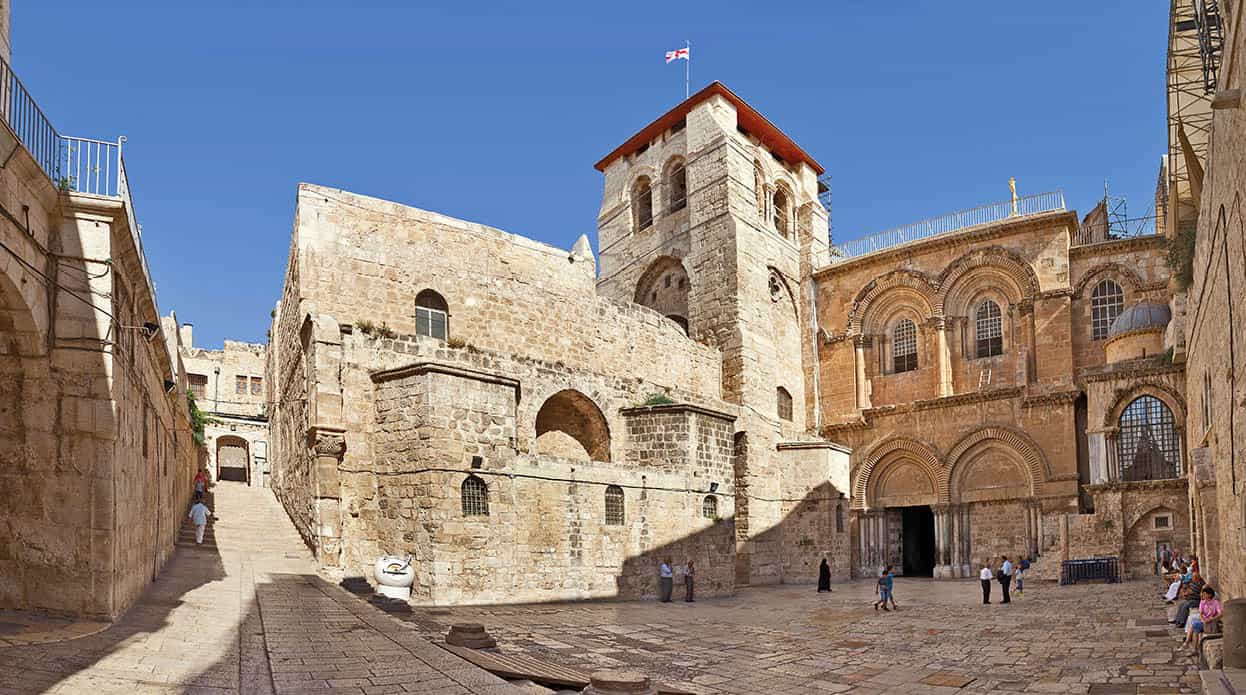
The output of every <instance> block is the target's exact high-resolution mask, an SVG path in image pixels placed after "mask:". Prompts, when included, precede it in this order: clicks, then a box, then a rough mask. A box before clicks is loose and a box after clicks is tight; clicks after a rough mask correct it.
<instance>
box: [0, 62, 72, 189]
mask: <svg viewBox="0 0 1246 695" xmlns="http://www.w3.org/2000/svg"><path fill="white" fill-rule="evenodd" d="M0 119H2V120H3V121H4V122H5V123H6V124H8V126H9V129H10V130H12V131H13V133H14V134H16V135H17V139H18V140H19V141H21V143H22V144H23V145H25V146H26V149H27V150H29V151H30V154H31V156H33V157H34V158H35V161H37V162H38V163H39V166H40V167H41V168H42V169H43V170H44V172H46V173H47V175H48V178H50V179H52V180H53V181H59V180H60V172H59V170H58V169H57V166H58V165H59V164H60V157H59V154H58V153H59V152H60V135H59V134H57V132H56V128H53V127H52V122H51V121H49V120H48V117H47V116H45V115H44V114H43V110H42V109H40V108H39V105H38V104H36V103H35V100H34V98H33V97H31V96H30V92H28V91H26V87H25V86H24V85H23V84H22V81H21V80H19V79H17V75H16V74H15V73H14V72H13V69H12V68H10V67H9V64H8V63H6V62H4V59H3V58H0Z"/></svg>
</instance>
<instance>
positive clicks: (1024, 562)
mask: <svg viewBox="0 0 1246 695" xmlns="http://www.w3.org/2000/svg"><path fill="white" fill-rule="evenodd" d="M1029 568H1030V561H1029V560H1026V559H1022V560H1021V569H1023V570H1028V569H1029Z"/></svg>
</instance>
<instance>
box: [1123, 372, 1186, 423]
mask: <svg viewBox="0 0 1246 695" xmlns="http://www.w3.org/2000/svg"><path fill="white" fill-rule="evenodd" d="M1141 396H1154V397H1155V398H1158V399H1159V400H1160V401H1162V402H1163V403H1164V405H1165V406H1167V408H1168V409H1169V410H1170V411H1172V417H1173V420H1174V421H1175V425H1176V428H1177V431H1178V432H1183V431H1184V430H1185V413H1186V409H1185V398H1184V397H1182V396H1181V394H1180V393H1178V392H1177V391H1175V390H1173V389H1172V387H1170V386H1169V385H1168V384H1165V383H1163V382H1162V381H1156V380H1147V381H1135V382H1131V383H1129V384H1127V385H1125V386H1123V387H1121V388H1118V389H1116V390H1115V391H1113V392H1112V407H1110V408H1108V409H1107V411H1105V412H1104V414H1103V425H1104V427H1114V426H1115V425H1116V423H1118V422H1120V419H1121V413H1123V412H1124V411H1125V408H1127V407H1128V406H1129V404H1130V403H1133V402H1134V400H1136V399H1137V398H1139V397H1141Z"/></svg>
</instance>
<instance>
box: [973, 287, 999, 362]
mask: <svg viewBox="0 0 1246 695" xmlns="http://www.w3.org/2000/svg"><path fill="white" fill-rule="evenodd" d="M974 329H975V330H974V333H975V336H976V338H977V343H978V345H977V348H978V349H977V352H976V353H975V354H976V355H977V356H978V357H994V356H995V355H1002V354H1004V327H1003V320H1002V318H1001V316H1000V312H999V305H998V304H996V303H995V302H992V301H991V300H989V299H988V300H986V301H985V302H982V304H980V305H979V306H978V311H977V314H976V315H975V321H974Z"/></svg>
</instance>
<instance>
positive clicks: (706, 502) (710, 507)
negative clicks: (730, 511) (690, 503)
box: [701, 495, 718, 519]
mask: <svg viewBox="0 0 1246 695" xmlns="http://www.w3.org/2000/svg"><path fill="white" fill-rule="evenodd" d="M701 516H703V517H705V518H706V519H717V518H718V498H717V497H715V496H713V495H706V496H705V499H703V500H701Z"/></svg>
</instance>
